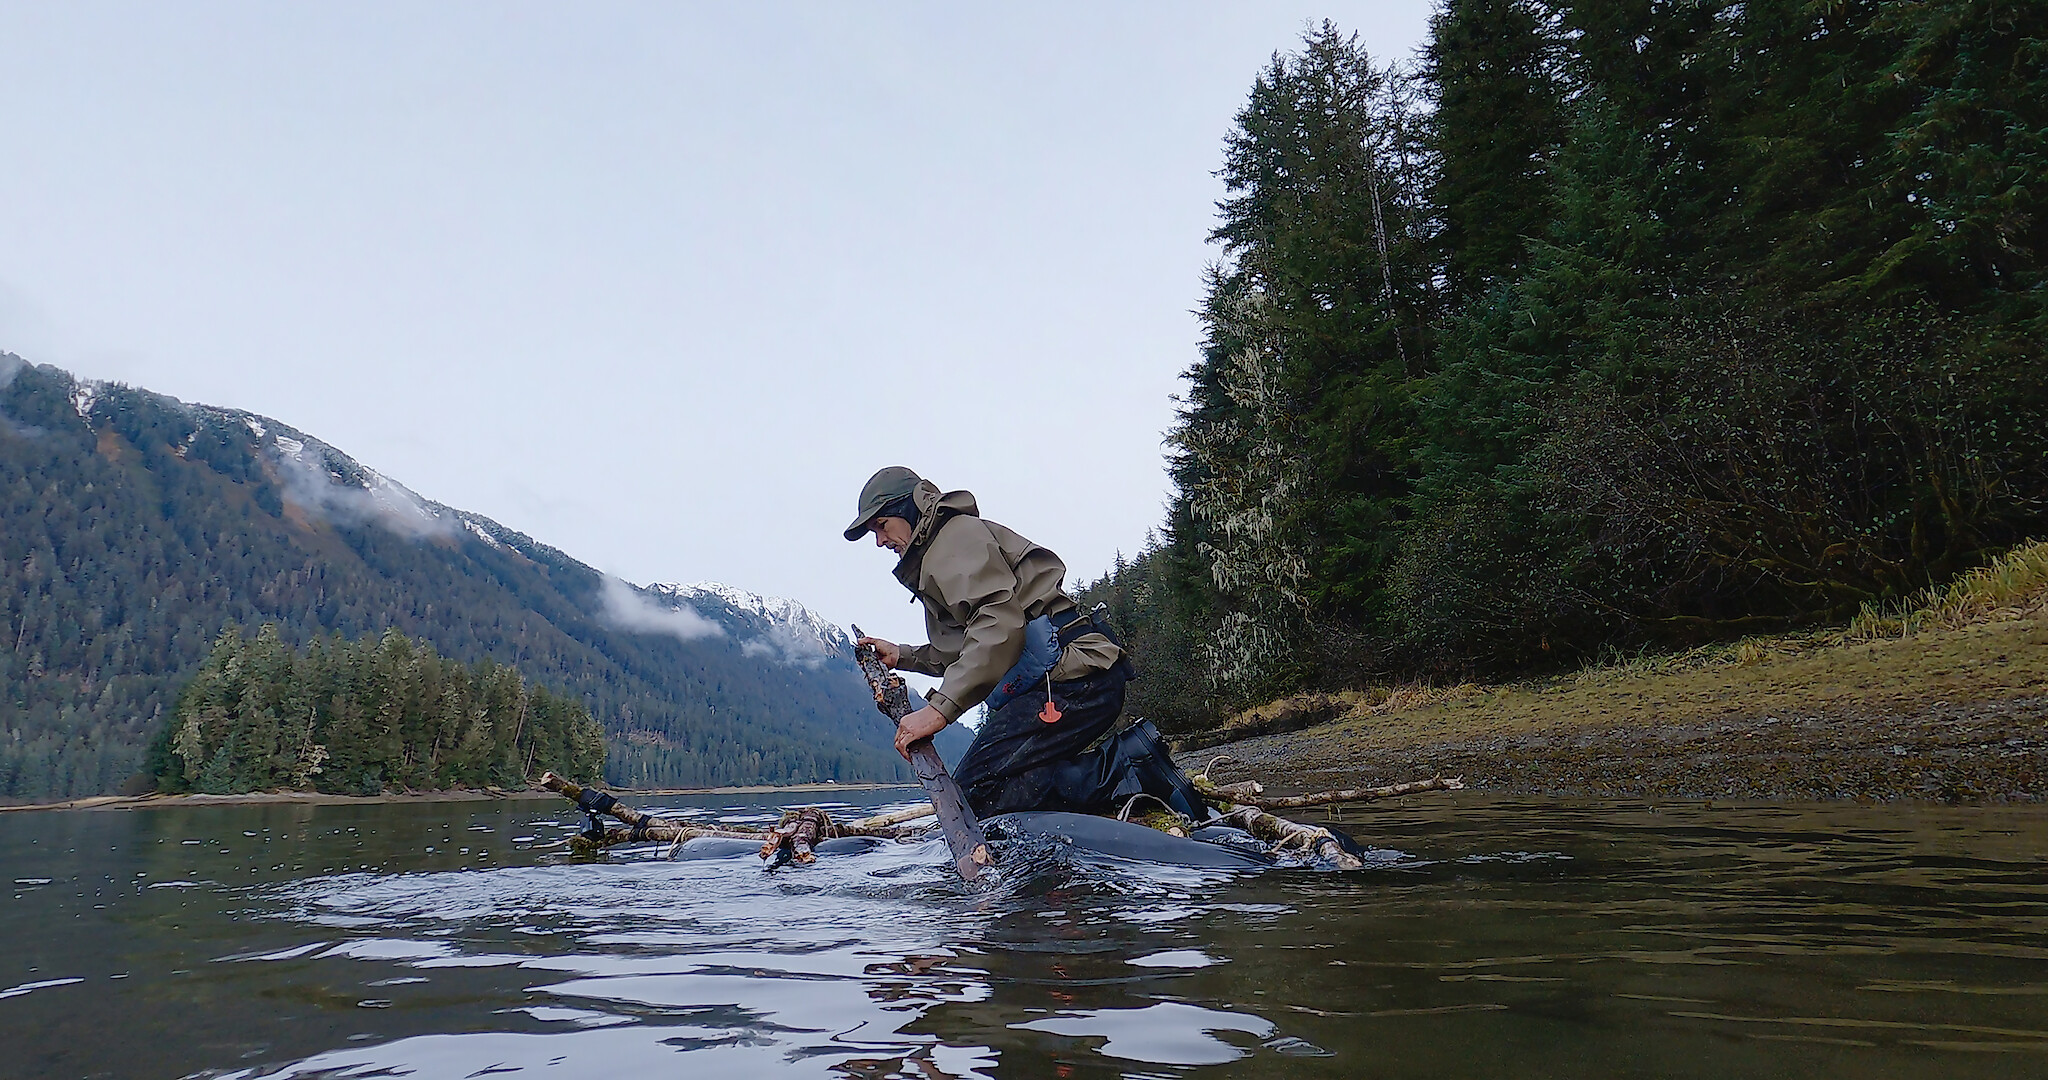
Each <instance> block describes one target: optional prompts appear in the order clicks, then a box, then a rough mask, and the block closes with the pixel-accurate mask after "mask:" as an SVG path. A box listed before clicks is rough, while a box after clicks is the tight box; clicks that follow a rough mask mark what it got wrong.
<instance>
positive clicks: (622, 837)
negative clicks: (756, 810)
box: [540, 772, 932, 863]
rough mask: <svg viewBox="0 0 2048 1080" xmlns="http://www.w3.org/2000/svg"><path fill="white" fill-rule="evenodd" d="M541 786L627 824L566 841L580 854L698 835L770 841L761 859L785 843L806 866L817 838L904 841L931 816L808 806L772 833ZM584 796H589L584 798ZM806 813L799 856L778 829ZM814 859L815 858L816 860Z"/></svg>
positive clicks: (556, 783) (562, 785) (547, 777)
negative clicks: (832, 813)
mask: <svg viewBox="0 0 2048 1080" xmlns="http://www.w3.org/2000/svg"><path fill="white" fill-rule="evenodd" d="M540 785H541V786H542V787H544V788H546V789H548V790H549V791H552V792H555V793H557V794H559V795H561V796H563V797H564V798H567V799H569V800H570V801H572V802H574V803H575V804H576V805H577V806H580V807H582V808H583V809H585V810H586V811H588V812H590V813H592V814H604V815H607V816H609V817H614V818H617V819H618V820H620V821H623V822H625V823H626V827H625V828H619V827H617V826H609V827H606V828H603V829H601V830H593V831H590V832H585V833H580V834H578V835H577V836H575V837H573V838H571V839H570V841H569V846H570V847H571V849H573V850H575V851H578V852H582V853H589V852H595V851H602V850H603V849H605V848H608V847H613V846H615V845H618V844H631V843H640V842H653V843H664V844H679V843H682V842H683V841H685V840H693V839H696V838H697V837H700V836H715V837H723V838H725V839H729V840H759V841H764V842H765V841H768V840H769V839H770V838H771V837H772V838H773V839H774V841H775V842H774V844H773V845H772V846H770V847H766V848H764V849H763V851H762V857H763V858H769V857H772V856H774V855H775V854H776V849H777V848H780V847H782V846H784V845H785V844H787V845H788V846H790V847H791V848H792V851H791V856H792V857H794V858H795V861H797V862H800V863H808V862H810V861H811V859H809V858H803V857H801V855H808V854H810V853H811V852H810V845H812V844H815V843H817V842H818V841H819V840H830V839H833V838H835V837H840V836H874V837H880V838H882V839H885V840H897V839H902V838H904V837H907V836H911V835H915V834H917V833H919V832H922V831H923V829H922V828H921V827H915V826H909V827H906V826H905V825H904V822H908V821H916V820H917V819H919V818H923V817H930V816H931V814H932V808H931V807H930V806H928V805H927V806H912V807H906V808H905V809H902V810H898V811H895V812H894V813H889V814H879V815H876V816H874V817H867V818H862V819H860V820H858V821H850V822H845V823H838V822H834V821H832V820H831V818H829V817H827V816H826V815H825V812H824V811H822V810H817V809H816V808H807V810H805V811H796V812H793V813H792V814H789V815H785V816H784V820H783V822H782V823H781V824H778V825H777V826H776V828H774V829H749V828H745V827H741V826H729V825H692V824H689V823H687V822H681V821H670V820H667V819H664V818H657V817H654V816H653V815H651V814H644V813H641V812H640V811H638V810H635V809H633V808H632V807H630V806H627V805H626V804H624V803H622V802H619V801H618V800H617V799H614V798H612V797H611V796H610V795H608V794H605V793H603V792H598V791H592V790H589V789H586V788H584V787H583V786H581V785H579V784H577V783H574V782H573V781H569V780H564V779H563V778H561V777H559V776H556V775H555V774H554V773H551V772H550V773H544V774H542V776H541V778H540ZM586 792H588V794H587V795H586ZM805 813H811V814H815V815H816V819H815V820H814V822H813V824H812V830H813V831H810V832H808V833H807V834H806V835H805V836H804V846H803V848H802V850H801V853H799V852H797V851H796V850H795V844H794V841H795V837H796V834H797V832H796V831H795V830H792V831H791V832H789V833H787V834H785V833H783V832H781V831H780V830H782V829H783V827H784V826H786V825H788V824H789V823H790V822H791V821H792V820H794V819H798V818H801V817H802V815H803V814H805ZM812 857H813V858H815V856H812Z"/></svg>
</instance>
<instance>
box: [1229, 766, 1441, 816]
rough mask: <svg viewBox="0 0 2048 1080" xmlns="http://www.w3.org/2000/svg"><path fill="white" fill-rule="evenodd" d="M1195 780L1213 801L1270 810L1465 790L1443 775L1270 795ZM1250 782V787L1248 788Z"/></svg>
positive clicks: (1256, 787)
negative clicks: (1301, 793) (1380, 784)
mask: <svg viewBox="0 0 2048 1080" xmlns="http://www.w3.org/2000/svg"><path fill="white" fill-rule="evenodd" d="M1193 780H1194V782H1195V790H1196V791H1199V792H1201V793H1202V796H1203V797H1204V798H1207V799H1209V800H1210V801H1211V802H1226V803H1232V804H1240V805H1244V806H1257V807H1260V808H1262V809H1266V810H1295V809H1300V808H1301V807H1304V806H1328V805H1331V804H1332V803H1348V802H1371V801H1373V800H1375V799H1392V798H1397V797H1399V796H1402V795H1416V794H1420V793H1422V792H1425V791H1463V790H1465V780H1464V778H1463V777H1448V778H1446V777H1442V776H1432V777H1430V778H1429V779H1427V780H1411V781H1409V782H1408V783H1405V784H1388V785H1387V786H1385V787H1372V788H1340V789H1338V790H1336V791H1312V792H1309V793H1308V794H1306V795H1267V794H1264V793H1263V792H1264V790H1265V789H1264V788H1263V787H1261V786H1259V785H1257V784H1255V783H1252V782H1251V781H1242V782H1239V783H1235V784H1218V783H1216V782H1215V781H1213V780H1211V779H1209V776H1208V774H1207V773H1206V772H1204V773H1201V774H1198V775H1196V776H1195V777H1193ZM1247 784H1249V785H1250V787H1247V786H1246V785H1247Z"/></svg>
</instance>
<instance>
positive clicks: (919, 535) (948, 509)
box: [896, 480, 981, 570]
mask: <svg viewBox="0 0 2048 1080" xmlns="http://www.w3.org/2000/svg"><path fill="white" fill-rule="evenodd" d="M910 499H911V501H912V502H915V503H916V504H917V528H915V529H912V530H911V531H910V544H909V545H908V546H907V547H905V548H904V549H903V557H902V558H901V559H898V560H897V562H896V566H897V569H898V570H901V569H903V568H904V567H907V566H912V565H915V564H916V561H917V560H918V559H919V558H920V557H922V555H923V552H924V546H925V545H926V544H927V543H930V542H931V538H932V534H933V533H936V532H938V531H939V526H940V525H943V524H945V523H946V519H947V518H950V517H954V516H956V515H959V514H966V515H967V516H968V517H980V516H981V507H980V506H979V505H977V504H976V503H975V501H974V493H973V492H971V491H940V490H939V485H937V484H934V483H932V482H931V481H929V480H919V481H918V482H917V487H916V488H914V489H913V490H912V491H911V492H910Z"/></svg>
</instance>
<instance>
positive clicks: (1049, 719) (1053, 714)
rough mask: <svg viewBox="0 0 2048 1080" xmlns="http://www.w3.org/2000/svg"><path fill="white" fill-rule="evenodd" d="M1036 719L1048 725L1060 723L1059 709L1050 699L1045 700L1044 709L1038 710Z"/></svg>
mask: <svg viewBox="0 0 2048 1080" xmlns="http://www.w3.org/2000/svg"><path fill="white" fill-rule="evenodd" d="M1038 718H1039V719H1040V720H1043V721H1045V722H1046V723H1048V724H1057V723H1059V722H1060V707H1059V706H1058V705H1056V704H1054V703H1053V700H1052V699H1051V698H1046V699H1045V708H1043V709H1040V710H1038Z"/></svg>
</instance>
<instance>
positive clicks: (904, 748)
mask: <svg viewBox="0 0 2048 1080" xmlns="http://www.w3.org/2000/svg"><path fill="white" fill-rule="evenodd" d="M891 648H894V646H891ZM950 722H951V721H949V720H947V719H946V714H945V713H942V712H940V711H939V710H937V709H934V708H932V707H931V706H929V705H927V706H925V707H924V708H922V709H919V710H917V711H916V712H914V713H910V714H908V715H906V716H904V718H903V719H901V720H898V721H896V752H897V753H899V754H902V755H903V760H905V761H909V760H910V744H911V743H914V742H916V741H917V740H919V739H929V738H931V737H932V736H933V735H936V734H938V733H939V732H940V731H941V730H942V729H944V728H945V726H946V725H947V724H948V723H950Z"/></svg>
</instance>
